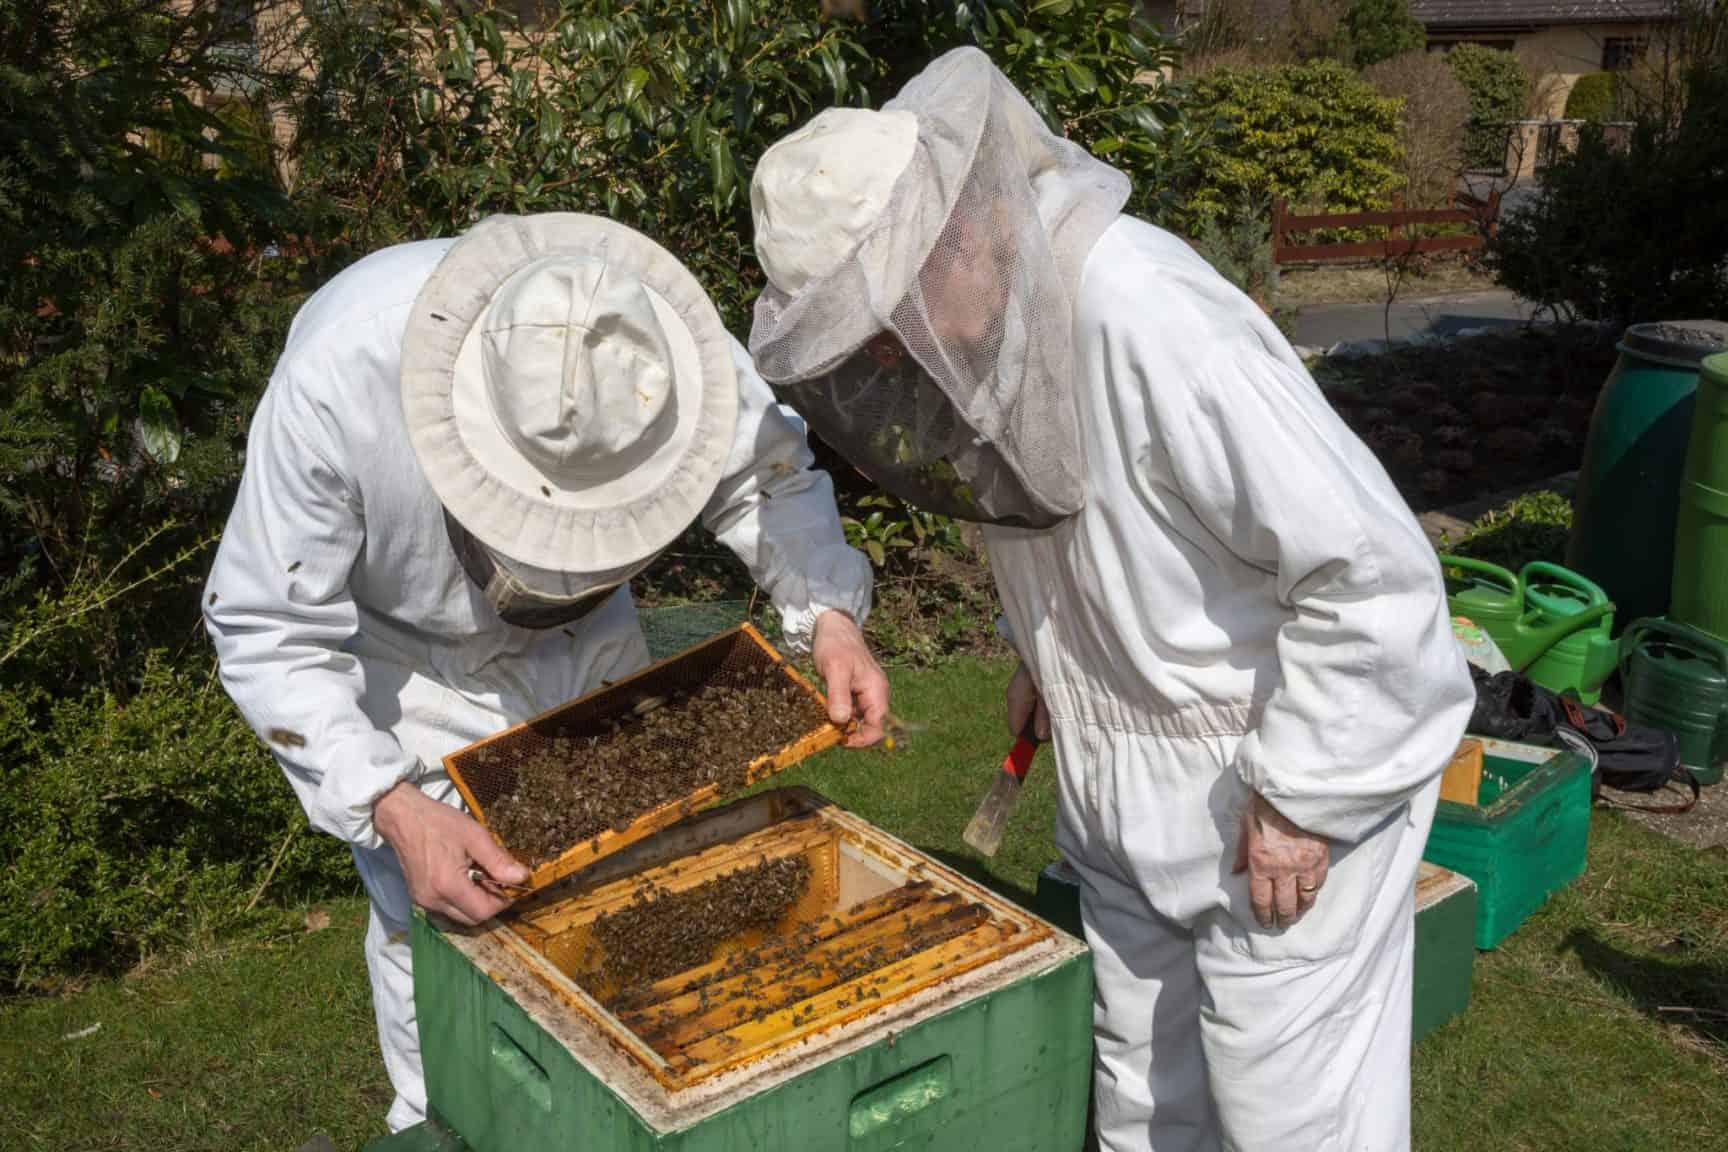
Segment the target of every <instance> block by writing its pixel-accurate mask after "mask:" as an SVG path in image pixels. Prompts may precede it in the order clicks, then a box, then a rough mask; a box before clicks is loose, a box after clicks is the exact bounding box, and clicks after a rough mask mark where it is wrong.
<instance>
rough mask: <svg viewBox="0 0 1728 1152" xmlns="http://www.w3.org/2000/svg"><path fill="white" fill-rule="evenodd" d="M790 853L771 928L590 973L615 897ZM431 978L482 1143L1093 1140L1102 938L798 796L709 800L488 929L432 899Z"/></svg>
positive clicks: (427, 1011)
mask: <svg viewBox="0 0 1728 1152" xmlns="http://www.w3.org/2000/svg"><path fill="white" fill-rule="evenodd" d="M794 859H796V860H802V861H804V862H805V863H806V864H807V866H808V870H807V875H808V878H809V879H808V884H807V887H806V888H805V889H804V891H803V893H802V894H801V896H799V898H798V899H797V900H795V901H794V902H793V903H792V904H791V905H790V907H789V908H788V910H787V912H786V913H785V915H784V916H783V918H782V921H781V922H780V923H779V924H776V925H774V926H773V927H772V928H771V929H767V930H764V929H754V930H751V931H749V932H742V933H739V934H737V935H736V936H735V937H734V938H733V939H730V940H728V941H726V942H725V944H724V945H723V946H722V947H720V948H719V949H718V950H716V952H715V954H714V955H713V956H712V957H710V958H709V959H708V960H707V961H706V962H705V963H703V964H699V965H697V966H695V967H694V968H692V969H690V970H688V971H685V972H681V973H678V974H675V975H672V976H669V977H665V978H662V979H660V980H658V981H653V982H647V981H644V982H642V983H640V984H639V985H638V986H633V987H618V986H616V985H609V984H607V983H605V982H604V981H602V982H600V983H598V984H597V983H596V982H595V981H594V980H593V979H592V975H593V973H594V972H595V971H596V968H597V966H599V965H601V964H602V963H603V961H604V956H603V955H601V954H600V951H601V950H600V946H599V944H598V939H597V938H598V933H597V932H596V930H595V926H596V924H597V922H598V921H599V920H600V919H601V918H602V917H604V916H606V915H607V914H609V913H614V912H616V911H617V910H618V909H620V908H622V907H627V906H629V905H630V904H631V903H632V902H633V901H638V900H640V899H641V898H642V895H643V893H645V892H649V891H652V892H656V893H676V892H681V891H682V892H689V891H692V890H695V889H697V888H699V887H700V886H702V885H704V884H709V883H716V882H717V883H724V882H725V879H726V877H728V876H731V875H733V874H735V873H737V872H738V871H739V870H741V869H745V868H749V867H752V866H759V865H761V864H762V863H763V862H772V861H775V860H794ZM800 870H801V871H802V870H803V867H802V866H801V867H800ZM765 940H766V943H765V942H764V941H765ZM787 940H790V941H792V942H793V946H791V947H788V946H786V945H785V943H784V942H785V941H787ZM775 941H780V942H781V943H780V944H778V945H776V944H775ZM414 972H415V987H416V993H417V1000H418V1004H419V1029H420V1034H421V1042H422V1048H423V1053H424V1060H425V1068H426V1083H427V1090H428V1096H429V1100H430V1102H431V1106H432V1107H433V1109H434V1110H436V1111H437V1112H438V1113H439V1114H440V1115H441V1116H442V1117H443V1118H444V1119H445V1120H446V1121H447V1122H448V1123H449V1124H450V1125H451V1127H453V1128H454V1129H455V1131H456V1132H458V1133H460V1135H461V1136H462V1138H463V1139H464V1141H465V1142H466V1143H467V1144H468V1145H469V1146H470V1147H472V1148H475V1149H478V1150H479V1152H506V1150H508V1152H551V1150H554V1149H556V1150H566V1152H577V1150H580V1152H598V1150H613V1149H649V1148H653V1149H673V1148H675V1149H679V1150H680V1152H697V1150H701V1149H745V1148H748V1149H753V1150H759V1152H793V1150H796V1152H824V1150H833V1152H840V1150H842V1149H844V1150H847V1152H863V1150H870V1149H888V1148H900V1147H929V1148H941V1149H944V1150H953V1152H966V1150H977V1152H986V1150H988V1152H1005V1150H1007V1149H1025V1150H1038V1149H1050V1150H1051V1152H1058V1150H1059V1152H1071V1150H1072V1149H1074V1148H1076V1147H1078V1146H1079V1143H1080V1140H1081V1136H1082V1129H1083V1127H1084V1121H1085V1114H1086V1095H1087V1083H1088V1075H1089V1066H1090V1060H1091V1028H1090V1025H1091V967H1090V962H1089V957H1088V956H1087V953H1086V951H1085V948H1084V946H1083V945H1081V944H1080V943H1079V942H1078V941H1076V940H1074V939H1072V938H1071V937H1069V936H1066V935H1065V934H1063V933H1061V932H1059V931H1057V930H1056V929H1054V928H1052V927H1051V926H1050V925H1048V924H1046V923H1044V922H1043V921H1041V920H1039V919H1037V918H1036V917H1034V916H1031V915H1030V914H1028V913H1026V912H1024V911H1022V910H1021V909H1019V908H1017V907H1016V906H1014V905H1013V904H1010V903H1008V902H1007V901H1004V900H1002V899H1001V898H999V897H997V896H995V895H994V894H992V893H990V892H989V891H987V890H985V889H983V888H981V887H979V886H977V885H975V884H973V883H971V882H970V881H968V880H966V879H965V878H963V877H962V876H960V875H958V874H957V873H955V872H953V871H951V870H950V869H947V868H945V867H943V866H941V865H940V864H938V863H937V862H936V861H934V860H932V859H930V858H929V857H927V856H925V855H924V854H922V853H920V852H918V851H917V850H916V849H913V848H911V847H909V846H907V845H905V844H902V843H900V842H899V841H897V840H895V839H894V838H892V837H890V836H888V835H887V834H885V833H883V832H881V831H880V830H879V829H876V828H874V827H872V826H871V825H869V824H868V823H866V822H864V821H863V820H860V819H858V818H857V817H856V816H853V815H850V814H848V813H845V812H843V811H841V810H840V809H838V808H836V807H835V806H833V805H832V804H830V803H828V802H827V801H825V800H823V799H822V798H821V797H819V796H817V795H815V794H814V793H811V792H809V791H806V790H804V789H783V790H777V791H771V792H767V793H763V794H760V795H757V796H753V797H750V798H748V799H745V800H741V801H737V802H735V803H733V804H731V805H729V806H727V807H725V808H721V809H717V810H713V811H709V812H706V813H703V814H701V815H699V816H696V817H694V818H693V819H689V820H687V821H685V822H683V823H681V824H679V825H678V826H677V827H675V828H672V829H670V830H668V831H663V832H661V833H659V834H658V835H655V836H653V837H652V838H649V839H646V840H643V841H641V842H639V843H636V844H634V845H631V846H629V847H626V848H623V849H622V850H620V851H618V852H616V853H615V854H614V855H612V856H610V857H608V858H607V859H605V860H602V861H600V862H598V863H596V864H593V865H592V866H590V867H589V868H587V869H585V870H584V871H582V872H581V873H580V874H579V875H575V876H572V877H570V878H569V879H567V880H565V881H564V882H562V883H560V884H558V885H557V886H555V887H553V888H550V889H547V890H545V891H542V892H540V893H537V894H536V895H535V896H533V897H531V898H530V899H528V900H525V901H523V902H521V903H519V904H518V905H517V906H516V907H515V908H513V909H512V910H511V911H509V912H508V913H506V914H505V915H504V917H503V918H502V919H501V920H499V921H497V922H494V923H491V924H489V925H486V926H484V927H483V928H481V929H476V930H467V931H464V930H457V929H455V928H452V927H450V926H448V925H442V924H435V923H432V922H429V921H428V920H426V919H425V918H424V917H417V918H416V921H415V925H414ZM585 984H586V985H587V987H585V986H584V985H585Z"/></svg>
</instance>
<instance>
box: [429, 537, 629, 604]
mask: <svg viewBox="0 0 1728 1152" xmlns="http://www.w3.org/2000/svg"><path fill="white" fill-rule="evenodd" d="M444 530H445V532H446V533H448V535H449V537H450V546H451V547H452V548H454V549H455V550H456V558H457V559H458V560H460V561H461V562H462V571H464V572H466V573H467V574H468V579H470V580H472V581H473V582H474V584H475V585H476V586H477V587H478V588H479V589H480V591H481V592H482V593H484V594H485V596H486V602H487V603H488V604H490V605H492V609H493V611H495V612H497V613H498V615H499V617H500V618H501V619H502V620H503V621H504V622H505V623H506V624H512V625H514V626H516V627H518V628H533V629H538V630H544V629H547V628H556V627H558V626H559V625H561V624H573V623H575V622H576V621H578V620H580V619H582V618H583V617H585V616H587V615H588V614H589V613H590V612H593V611H594V609H596V608H598V607H600V605H602V604H604V603H606V601H607V600H608V599H609V598H610V597H611V596H612V594H613V593H614V592H616V591H618V589H619V588H620V587H621V585H619V584H607V585H601V586H598V587H596V588H594V589H592V590H591V591H588V592H585V593H583V594H582V595H581V596H576V597H571V598H568V599H553V598H550V597H543V596H539V595H536V594H535V593H534V592H533V591H531V590H530V589H528V588H527V587H526V586H524V585H523V584H522V583H521V582H520V581H518V580H516V579H514V578H513V577H512V576H511V575H510V573H509V572H508V571H506V570H505V569H503V568H501V567H499V565H498V563H497V561H495V560H494V559H493V558H492V553H490V552H488V551H487V550H486V548H485V547H484V546H483V545H482V544H481V543H480V542H479V541H478V540H476V539H474V537H472V536H470V535H469V534H468V532H467V531H466V530H465V529H463V527H462V525H460V524H458V523H457V522H456V518H455V517H454V516H452V515H450V513H449V512H445V513H444Z"/></svg>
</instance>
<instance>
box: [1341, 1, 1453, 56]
mask: <svg viewBox="0 0 1728 1152" xmlns="http://www.w3.org/2000/svg"><path fill="white" fill-rule="evenodd" d="M1427 40H1428V34H1427V33H1426V32H1424V31H1423V29H1422V25H1421V23H1420V22H1418V21H1417V19H1416V17H1414V16H1412V15H1410V2H1409V0H1351V3H1350V6H1349V7H1348V8H1346V9H1345V10H1344V13H1343V15H1342V16H1340V17H1339V19H1338V26H1337V28H1336V29H1335V30H1334V31H1333V34H1332V40H1331V43H1330V44H1329V45H1328V47H1329V48H1330V50H1331V54H1332V55H1333V56H1336V57H1337V58H1338V59H1339V60H1342V61H1343V62H1344V63H1346V64H1348V65H1350V66H1351V67H1352V68H1367V67H1369V66H1371V65H1374V64H1378V63H1380V61H1382V60H1390V59H1392V58H1393V57H1395V56H1402V55H1404V54H1405V53H1408V52H1420V51H1421V50H1422V46H1423V45H1424V44H1426V43H1427Z"/></svg>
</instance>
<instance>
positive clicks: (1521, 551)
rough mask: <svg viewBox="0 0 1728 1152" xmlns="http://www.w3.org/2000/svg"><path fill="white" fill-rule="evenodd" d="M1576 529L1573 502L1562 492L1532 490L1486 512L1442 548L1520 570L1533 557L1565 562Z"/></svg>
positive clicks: (1444, 541)
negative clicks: (1570, 536) (1569, 540)
mask: <svg viewBox="0 0 1728 1152" xmlns="http://www.w3.org/2000/svg"><path fill="white" fill-rule="evenodd" d="M1571 531H1572V501H1571V500H1570V499H1568V498H1567V497H1565V496H1563V495H1561V494H1560V493H1558V492H1547V491H1543V492H1530V493H1527V494H1525V495H1523V496H1519V497H1516V498H1514V499H1512V500H1510V501H1508V502H1507V503H1505V504H1503V505H1501V506H1500V507H1498V508H1495V509H1493V510H1491V511H1489V512H1486V513H1484V514H1483V515H1482V516H1481V517H1479V518H1478V519H1477V520H1476V521H1475V522H1474V523H1472V524H1471V525H1470V527H1469V528H1468V529H1466V530H1465V532H1464V533H1463V535H1461V536H1459V537H1458V539H1457V540H1452V539H1450V538H1446V539H1443V540H1441V542H1440V550H1441V551H1442V552H1445V553H1447V554H1448V555H1452V556H1466V557H1469V558H1470V559H1473V560H1485V561H1487V562H1488V563H1490V564H1498V565H1500V567H1502V568H1509V569H1511V570H1512V571H1514V572H1516V571H1518V570H1519V569H1520V568H1522V567H1524V565H1526V564H1528V563H1530V562H1531V561H1532V560H1545V561H1547V562H1548V563H1550V564H1560V563H1564V561H1565V558H1566V538H1567V536H1568V535H1569V534H1570V533H1571Z"/></svg>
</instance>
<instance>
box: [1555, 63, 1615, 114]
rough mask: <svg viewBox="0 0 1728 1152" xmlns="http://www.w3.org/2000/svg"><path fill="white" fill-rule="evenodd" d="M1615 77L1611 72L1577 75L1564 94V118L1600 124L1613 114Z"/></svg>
mask: <svg viewBox="0 0 1728 1152" xmlns="http://www.w3.org/2000/svg"><path fill="white" fill-rule="evenodd" d="M1616 86H1617V85H1616V78H1615V76H1614V73H1612V72H1591V73H1589V74H1587V75H1584V76H1580V77H1578V80H1577V82H1576V83H1574V84H1573V85H1572V91H1570V92H1568V93H1567V94H1566V119H1568V120H1588V121H1589V122H1590V123H1592V124H1600V123H1602V122H1603V121H1604V120H1608V119H1610V118H1611V117H1612V116H1613V115H1614V101H1615V88H1616Z"/></svg>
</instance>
